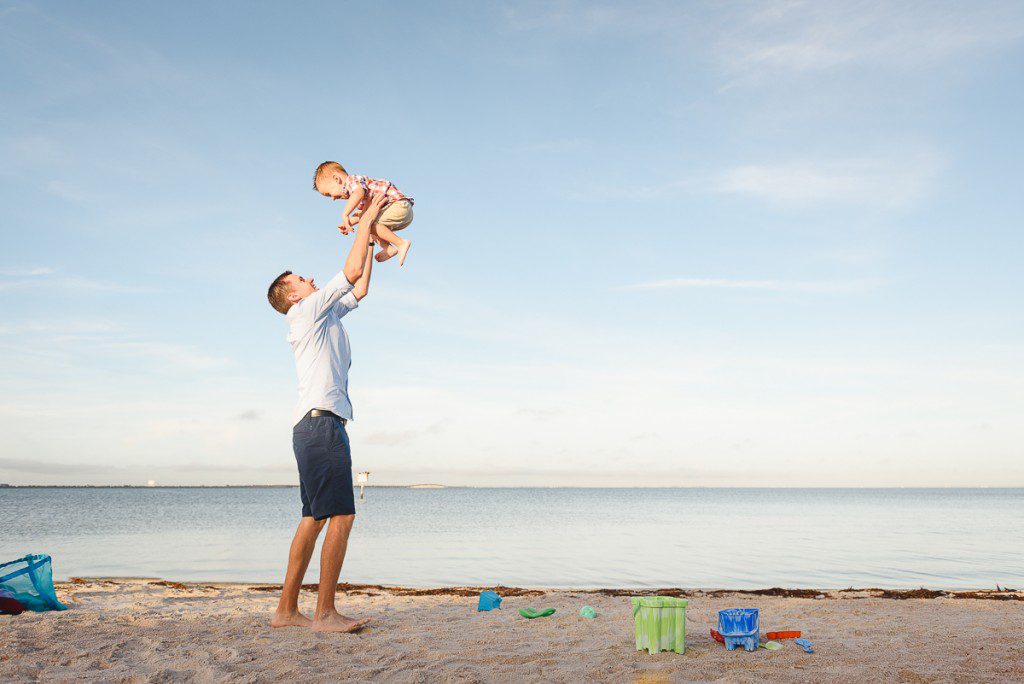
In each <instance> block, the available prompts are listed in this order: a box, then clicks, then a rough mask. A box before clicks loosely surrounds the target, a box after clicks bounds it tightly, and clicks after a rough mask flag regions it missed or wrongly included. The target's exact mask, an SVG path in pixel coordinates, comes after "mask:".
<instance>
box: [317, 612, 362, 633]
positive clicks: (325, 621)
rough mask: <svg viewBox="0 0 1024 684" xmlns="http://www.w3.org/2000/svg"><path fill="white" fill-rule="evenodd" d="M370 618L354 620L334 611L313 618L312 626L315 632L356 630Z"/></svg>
mask: <svg viewBox="0 0 1024 684" xmlns="http://www.w3.org/2000/svg"><path fill="white" fill-rule="evenodd" d="M368 622H369V620H368V619H367V620H354V619H352V618H350V617H345V616H344V615H341V614H340V613H332V614H331V615H326V616H324V617H322V618H318V619H316V620H313V622H312V624H311V625H310V628H311V629H312V630H313V631H314V632H354V631H356V630H357V629H360V628H362V627H363V626H365V625H366V623H368Z"/></svg>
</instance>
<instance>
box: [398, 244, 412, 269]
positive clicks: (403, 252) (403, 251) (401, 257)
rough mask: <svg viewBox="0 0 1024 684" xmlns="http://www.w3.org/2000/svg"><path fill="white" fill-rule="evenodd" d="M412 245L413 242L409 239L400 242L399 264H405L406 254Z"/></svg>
mask: <svg viewBox="0 0 1024 684" xmlns="http://www.w3.org/2000/svg"><path fill="white" fill-rule="evenodd" d="M410 247H412V243H411V242H409V241H408V240H402V241H401V242H400V243H398V265H399V266H404V265H405V256H406V255H407V254H408V253H409V248H410Z"/></svg>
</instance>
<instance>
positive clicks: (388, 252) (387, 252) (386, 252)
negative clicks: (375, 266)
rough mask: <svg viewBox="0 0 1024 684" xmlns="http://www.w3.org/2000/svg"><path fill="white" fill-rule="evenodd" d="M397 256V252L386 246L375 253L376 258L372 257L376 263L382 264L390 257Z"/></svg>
mask: <svg viewBox="0 0 1024 684" xmlns="http://www.w3.org/2000/svg"><path fill="white" fill-rule="evenodd" d="M396 254H398V250H397V249H395V248H394V247H392V246H391V245H386V246H385V247H384V248H383V249H382V250H381V251H379V252H377V256H375V257H373V258H374V259H375V260H376V261H377V263H383V262H385V261H387V260H388V259H390V258H391V257H393V256H395V255H396Z"/></svg>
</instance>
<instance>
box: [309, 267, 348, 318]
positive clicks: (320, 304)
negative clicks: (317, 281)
mask: <svg viewBox="0 0 1024 684" xmlns="http://www.w3.org/2000/svg"><path fill="white" fill-rule="evenodd" d="M351 293H352V283H350V282H348V278H346V277H345V272H344V271H341V272H339V273H338V275H336V276H334V277H333V278H331V280H330V282H328V283H327V284H326V285H324V286H323V287H322V288H320V289H319V290H317V291H316V292H314V293H313V294H311V295H309V296H308V297H306V298H305V299H303V300H302V304H303V307H304V308H305V307H308V308H309V315H310V316H312V317H313V320H319V319H320V318H322V317H323V316H324V315H325V314H326V313H327V312H328V311H330V310H331V308H332V307H333V306H334V305H336V304H338V303H339V302H340V301H341V300H343V299H345V300H346V301H347V302H348V303H349V304H351V306H347V309H348V311H351V310H352V309H354V308H356V307H357V306H359V303H358V302H356V298H355V295H352V296H351V297H349V295H350V294H351ZM348 311H346V312H345V313H348ZM339 315H341V312H340V311H339Z"/></svg>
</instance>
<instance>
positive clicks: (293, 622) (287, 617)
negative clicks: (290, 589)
mask: <svg viewBox="0 0 1024 684" xmlns="http://www.w3.org/2000/svg"><path fill="white" fill-rule="evenodd" d="M312 623H313V621H312V620H310V619H309V618H308V617H306V616H305V615H303V614H302V613H299V612H295V613H282V612H280V611H279V612H276V613H274V617H273V618H271V620H270V626H271V627H309V626H310V625H311V624H312Z"/></svg>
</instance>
